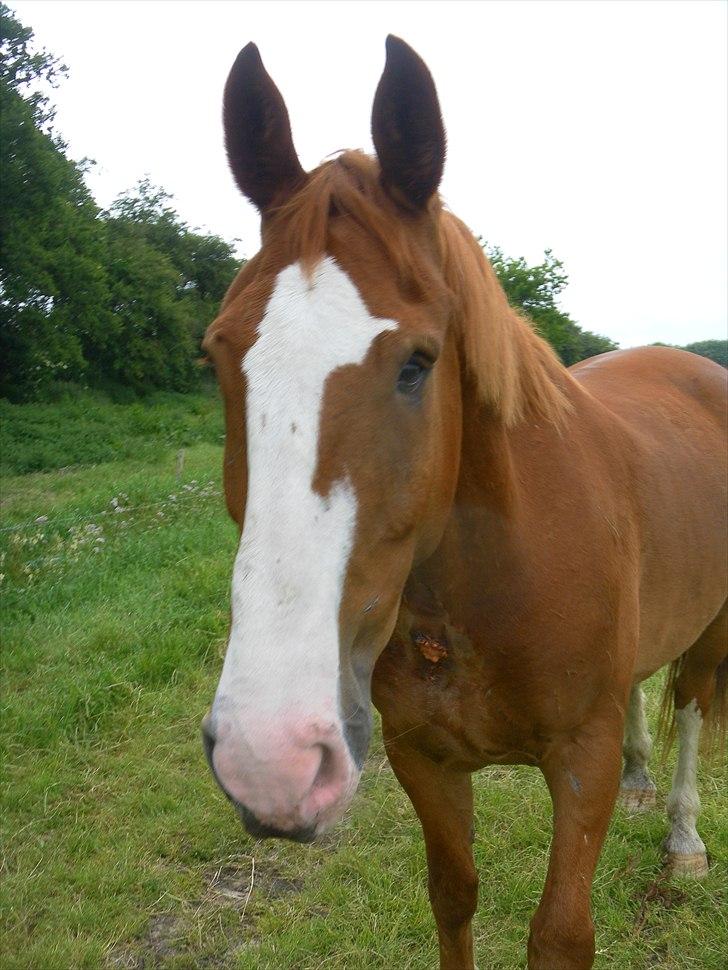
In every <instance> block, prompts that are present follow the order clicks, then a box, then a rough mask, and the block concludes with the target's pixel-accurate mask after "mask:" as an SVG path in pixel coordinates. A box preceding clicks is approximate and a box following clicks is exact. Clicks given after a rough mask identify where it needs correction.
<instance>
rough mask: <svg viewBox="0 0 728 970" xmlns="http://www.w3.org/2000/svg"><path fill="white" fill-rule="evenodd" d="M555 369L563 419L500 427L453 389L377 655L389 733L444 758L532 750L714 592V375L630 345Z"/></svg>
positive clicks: (538, 755) (718, 469) (669, 646)
mask: <svg viewBox="0 0 728 970" xmlns="http://www.w3.org/2000/svg"><path fill="white" fill-rule="evenodd" d="M571 373H572V374H573V375H574V377H576V379H577V380H576V381H575V382H573V383H570V384H569V385H568V387H569V397H570V400H571V401H572V403H573V409H572V411H571V412H570V413H569V414H568V417H567V419H566V421H565V424H564V426H563V427H562V428H557V427H554V425H553V424H549V423H547V422H541V421H536V422H523V423H522V424H521V425H519V426H518V428H517V429H512V430H509V431H505V432H504V430H503V428H502V427H499V426H498V424H497V422H495V423H494V422H492V421H489V418H488V415H487V414H483V413H482V409H479V408H478V407H477V405H476V406H474V407H473V406H469V404H468V402H467V400H465V401H464V404H463V412H464V414H465V415H466V416H468V415H469V416H470V420H468V418H467V417H466V419H465V421H464V438H463V445H462V453H461V474H460V483H459V487H458V491H457V493H456V496H455V500H454V502H453V508H452V514H451V516H450V519H449V521H448V526H447V528H446V529H445V532H444V535H443V539H442V542H441V544H440V547H439V548H438V551H437V553H436V554H435V555H433V556H431V557H430V558H429V559H428V560H427V561H426V562H425V563H423V564H422V565H421V566H419V567H417V568H415V569H414V570H413V572H412V575H411V576H410V578H409V580H408V585H407V587H406V588H405V593H404V607H403V610H402V612H401V613H400V618H399V622H398V626H397V630H396V634H395V637H394V639H393V641H392V642H391V643H390V645H389V646H388V648H387V649H386V650H385V652H384V654H382V656H381V658H380V659H379V661H378V664H377V667H376V668H375V679H374V698H375V702H376V703H377V706H378V707H379V708H380V710H382V712H383V714H384V716H385V718H386V720H387V722H388V724H389V723H390V722H391V729H392V733H393V734H396V735H400V736H402V737H406V739H407V743H408V744H412V743H414V744H416V745H417V746H418V747H422V748H423V749H424V750H426V751H427V752H428V753H430V754H432V755H433V756H435V755H436V756H437V757H438V760H439V761H440V762H441V763H448V764H451V765H452V766H453V767H458V768H466V769H468V770H471V771H472V770H474V769H476V768H480V767H482V766H483V765H484V764H488V763H492V762H499V761H503V762H517V763H520V762H530V763H534V764H538V763H540V762H541V760H542V759H543V757H544V755H545V753H546V751H547V749H548V746H549V745H550V744H552V743H553V741H554V738H555V737H558V736H559V735H562V734H568V733H570V732H572V731H575V730H578V729H579V728H580V727H581V726H583V725H584V724H585V723H586V722H590V721H591V719H592V718H593V715H594V713H595V706H596V707H598V705H599V703H601V702H603V701H604V699H605V698H604V696H603V695H604V685H607V684H608V685H609V688H608V693H610V694H611V693H613V692H614V691H617V692H619V694H620V696H621V695H622V694H624V693H625V691H628V689H629V686H630V685H631V684H632V683H633V682H635V681H637V682H639V681H641V680H644V679H645V678H646V677H648V676H649V675H650V674H652V673H654V672H655V671H656V670H658V669H659V668H660V667H662V666H664V665H665V664H667V663H669V662H671V661H673V660H675V659H676V658H677V657H679V656H680V655H681V654H683V653H684V652H685V650H686V647H687V646H690V645H692V644H693V643H695V642H696V640H698V639H699V637H700V635H701V634H702V633H703V631H704V630H705V629H706V628H707V626H708V625H709V624H710V622H711V620H713V618H714V617H715V616H716V615H717V613H718V612H719V610H720V608H721V606H722V605H723V603H724V601H725V597H726V588H725V563H726V557H727V556H728V550H727V547H726V534H725V531H724V530H722V529H720V528H716V522H719V521H720V518H721V516H722V515H723V514H724V509H725V503H726V481H725V468H726V459H725V450H726V433H725V416H726V415H725V383H726V374H725V371H724V370H723V369H722V368H720V367H719V366H718V365H715V364H712V363H711V362H710V361H706V360H705V359H702V358H698V357H695V356H693V355H689V354H685V353H681V352H679V351H674V350H669V349H663V348H643V349H640V350H631V351H621V352H615V353H612V354H607V355H604V356H602V357H597V358H593V359H592V360H589V361H587V362H585V363H582V364H578V365H576V366H575V367H574V368H572V371H571ZM473 403H474V402H470V404H471V405H472V404H473ZM696 496H700V499H699V500H697V501H696ZM412 631H414V632H415V633H417V632H421V633H423V634H424V635H425V636H426V637H430V638H432V639H434V640H435V641H436V642H442V643H443V644H444V645H445V646H446V651H447V656H443V658H442V660H438V661H435V662H432V661H428V660H427V659H426V657H424V656H423V654H422V653H421V652H420V650H419V649H418V647H417V645H416V644H414V643H413V642H412V638H411V632H412ZM465 631H469V632H468V633H467V634H466V633H465ZM405 684H406V685H407V686H406V689H405V687H404V685H405ZM486 695H487V698H488V700H487V703H483V702H482V701H479V699H480V698H484V697H485V696H486ZM612 702H613V699H612V698H611V697H610V698H609V699H608V700H607V704H608V705H609V706H611V705H612ZM423 710H424V711H426V712H427V713H426V716H425V717H424V718H423V716H422V712H423ZM423 720H425V721H426V722H427V723H426V724H422V721H423ZM596 768H597V772H598V773H600V774H601V772H602V770H603V766H601V765H599V766H596Z"/></svg>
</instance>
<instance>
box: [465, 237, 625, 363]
mask: <svg viewBox="0 0 728 970" xmlns="http://www.w3.org/2000/svg"><path fill="white" fill-rule="evenodd" d="M481 245H482V246H483V248H484V249H485V252H486V255H487V257H488V259H489V260H490V263H491V265H492V267H493V269H494V270H495V273H496V276H497V277H498V279H499V280H500V282H501V286H502V287H503V289H504V290H505V292H506V296H507V297H508V301H509V302H510V304H511V306H512V307H514V308H515V309H516V310H519V311H521V312H522V313H524V314H525V315H526V316H527V317H528V318H529V319H530V320H531V321H532V323H533V325H534V327H535V328H536V330H537V331H538V332H539V333H540V334H541V335H542V336H543V337H545V338H546V340H548V342H549V343H550V344H551V346H552V347H553V348H554V349H555V350H556V352H557V354H558V355H559V357H560V358H561V360H562V361H563V363H564V364H566V365H567V366H569V365H570V364H575V363H576V362H577V361H578V360H584V359H585V358H586V357H593V356H594V355H595V354H603V353H606V352H607V351H609V350H616V349H617V344H616V343H614V341H613V340H610V339H609V338H608V337H602V336H600V335H599V334H596V333H592V332H591V331H589V330H582V328H581V327H580V326H579V325H578V324H577V323H575V322H574V321H573V320H572V319H571V317H570V316H569V315H568V314H566V313H564V312H563V310H561V309H559V306H558V302H557V301H558V297H559V294H560V293H561V291H562V290H563V289H564V287H565V286H566V284H567V283H568V280H569V278H568V276H567V275H566V272H565V271H564V264H563V263H562V262H561V260H558V259H556V257H555V256H554V255H553V253H552V252H551V250H550V249H547V250H546V251H545V252H544V260H543V262H542V263H539V264H537V265H536V266H529V265H528V263H527V262H526V260H525V259H524V258H523V257H522V256H521V257H519V258H517V259H513V258H511V257H509V256H505V255H504V253H503V250H502V249H501V248H500V247H499V246H488V244H487V243H483V242H482V241H481Z"/></svg>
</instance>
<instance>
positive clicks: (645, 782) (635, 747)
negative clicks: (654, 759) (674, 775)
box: [621, 684, 655, 807]
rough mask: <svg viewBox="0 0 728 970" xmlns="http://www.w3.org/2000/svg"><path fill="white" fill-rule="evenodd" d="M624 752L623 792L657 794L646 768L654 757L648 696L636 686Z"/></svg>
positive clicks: (631, 698) (630, 706) (632, 697)
mask: <svg viewBox="0 0 728 970" xmlns="http://www.w3.org/2000/svg"><path fill="white" fill-rule="evenodd" d="M622 751H623V753H624V771H623V772H622V783H621V788H622V791H623V792H645V793H649V792H654V791H655V784H654V782H653V781H652V778H650V772H649V769H648V767H647V765H648V763H649V760H650V755H651V754H652V738H651V737H650V729H649V727H648V725H647V717H646V715H645V694H644V691H643V690H642V688H641V687H640V686H639V684H635V686H634V687H633V688H632V693H631V694H630V696H629V707H628V708H627V718H626V721H625V725H624V744H623V746H622ZM646 797H647V798H650V795H649V794H647V795H646ZM635 807H636V806H635Z"/></svg>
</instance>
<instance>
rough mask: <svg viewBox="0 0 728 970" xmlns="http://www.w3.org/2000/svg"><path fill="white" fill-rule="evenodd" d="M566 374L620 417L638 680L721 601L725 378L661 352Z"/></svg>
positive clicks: (725, 583) (725, 552)
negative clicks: (636, 539)
mask: <svg viewBox="0 0 728 970" xmlns="http://www.w3.org/2000/svg"><path fill="white" fill-rule="evenodd" d="M570 372H571V374H572V376H573V377H574V378H576V380H577V381H578V382H579V383H580V384H581V385H582V387H584V388H585V389H586V390H587V391H588V392H589V394H590V395H591V396H592V397H593V398H595V399H596V400H597V401H599V402H600V403H601V404H602V405H604V406H605V407H606V408H608V409H609V411H611V412H612V413H613V414H616V415H617V416H618V417H619V419H620V421H618V422H617V424H616V425H615V428H616V431H615V433H616V434H622V435H625V436H626V444H627V447H628V448H629V450H630V454H631V463H630V464H631V468H632V478H631V482H630V491H631V493H632V494H631V495H630V496H629V498H630V499H631V500H635V503H636V508H637V515H638V520H639V531H640V537H641V548H640V557H641V563H640V572H641V577H642V578H641V586H640V613H641V624H640V626H641V631H642V635H641V643H640V651H639V657H638V664H637V672H638V674H639V675H640V676H644V675H646V674H648V673H651V672H652V670H655V669H657V668H658V667H659V666H661V665H662V664H663V663H666V662H667V661H668V660H672V659H674V657H675V656H677V655H679V654H680V653H682V651H684V650H686V649H687V648H688V647H689V646H691V644H692V643H693V642H694V640H695V639H696V638H697V637H698V636H699V635H700V633H701V632H702V630H703V629H704V628H705V627H706V626H707V625H708V623H709V622H710V621H711V620H712V618H713V617H714V615H715V614H716V613H717V611H718V610H719V608H720V606H721V605H722V603H723V602H724V600H725V597H726V592H727V587H728V575H726V561H727V560H728V536H727V534H726V521H725V519H726V507H727V504H728V373H727V372H726V370H725V369H724V368H723V367H721V366H720V365H718V364H716V363H714V362H713V361H710V360H708V359H706V358H704V357H698V356H697V355H695V354H691V353H687V352H685V351H680V350H675V349H672V348H668V347H642V348H636V349H633V350H624V351H614V352H612V353H609V354H602V355H601V356H599V357H595V358H591V359H589V360H586V361H583V362H581V363H580V364H577V365H575V366H574V367H572V368H571V371H570Z"/></svg>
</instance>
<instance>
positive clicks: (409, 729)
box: [372, 601, 532, 771]
mask: <svg viewBox="0 0 728 970" xmlns="http://www.w3.org/2000/svg"><path fill="white" fill-rule="evenodd" d="M418 607H419V608H418ZM372 696H373V700H374V703H375V705H376V706H377V708H378V709H379V711H380V712H381V714H382V717H383V721H384V732H385V740H387V739H390V740H393V739H399V738H401V739H402V741H403V742H405V743H407V744H409V745H411V746H413V747H415V748H417V749H418V750H420V751H422V752H423V753H424V754H426V755H428V756H429V757H431V758H433V760H435V761H438V762H443V763H447V764H450V765H451V766H453V767H458V768H462V769H464V770H468V771H474V770H477V769H478V768H481V767H483V765H485V764H488V763H492V762H495V761H513V760H527V761H528V760H532V758H531V756H530V754H529V750H528V749H529V748H530V747H531V745H530V743H529V737H530V734H531V731H530V722H529V718H528V717H524V716H523V715H524V711H523V710H522V709H519V706H518V704H517V703H515V702H514V699H513V698H512V697H511V696H510V692H509V690H508V689H507V687H506V686H505V685H504V684H503V683H502V681H501V678H500V677H499V673H498V671H497V670H496V669H495V668H493V667H492V666H491V665H490V664H489V663H488V660H487V657H484V656H483V654H482V653H481V652H478V651H476V649H475V648H474V646H473V644H472V642H471V640H470V638H469V637H468V635H467V634H466V633H465V632H464V631H462V630H459V629H458V628H457V627H456V626H454V625H453V624H452V623H450V622H448V620H447V619H446V618H444V617H443V616H442V614H441V613H440V612H439V611H437V610H434V609H432V610H430V609H423V608H422V604H412V603H408V602H407V601H405V603H404V605H403V607H402V609H401V611H400V616H399V620H398V623H397V627H396V629H395V632H394V634H393V636H392V639H391V640H390V642H389V644H388V645H387V647H386V649H385V650H384V652H383V653H382V655H381V656H380V658H379V660H378V661H377V665H376V667H375V670H374V678H373V682H372ZM516 753H517V754H516ZM524 755H525V757H524Z"/></svg>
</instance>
